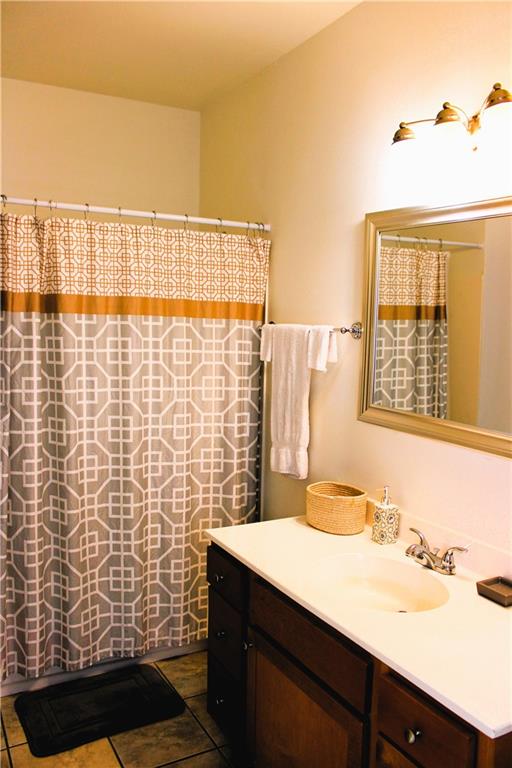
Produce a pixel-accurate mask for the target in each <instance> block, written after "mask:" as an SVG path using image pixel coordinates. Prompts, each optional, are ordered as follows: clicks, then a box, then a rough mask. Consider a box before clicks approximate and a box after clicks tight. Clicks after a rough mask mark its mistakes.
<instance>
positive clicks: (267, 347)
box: [260, 323, 275, 363]
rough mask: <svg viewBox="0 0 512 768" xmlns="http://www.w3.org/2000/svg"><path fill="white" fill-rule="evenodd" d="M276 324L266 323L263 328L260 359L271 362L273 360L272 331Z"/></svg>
mask: <svg viewBox="0 0 512 768" xmlns="http://www.w3.org/2000/svg"><path fill="white" fill-rule="evenodd" d="M274 328H275V325H274V324H272V325H271V324H270V323H269V324H266V325H264V326H263V327H262V329H261V347H260V360H263V361H264V362H265V363H269V362H270V361H271V360H272V331H273V330H274Z"/></svg>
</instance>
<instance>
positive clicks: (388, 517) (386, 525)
mask: <svg viewBox="0 0 512 768" xmlns="http://www.w3.org/2000/svg"><path fill="white" fill-rule="evenodd" d="M399 523H400V513H399V511H398V507H397V506H396V504H392V503H391V499H390V497H389V486H388V485H386V486H385V487H384V496H383V497H382V499H381V501H380V503H379V502H377V504H375V512H374V516H373V527H372V541H375V542H376V543H377V544H394V543H395V541H396V540H397V539H398V525H399Z"/></svg>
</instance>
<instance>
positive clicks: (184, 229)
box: [183, 213, 188, 232]
mask: <svg viewBox="0 0 512 768" xmlns="http://www.w3.org/2000/svg"><path fill="white" fill-rule="evenodd" d="M187 230H188V213H186V214H185V221H184V222H183V231H184V232H186V231H187Z"/></svg>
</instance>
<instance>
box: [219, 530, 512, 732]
mask: <svg viewBox="0 0 512 768" xmlns="http://www.w3.org/2000/svg"><path fill="white" fill-rule="evenodd" d="M370 530H371V529H369V528H368V527H367V528H366V529H365V531H364V532H363V533H361V534H358V535H356V536H335V535H332V534H328V533H323V532H322V531H318V530H316V529H315V528H312V527H311V526H309V525H308V524H307V523H306V519H305V518H304V517H292V518H285V519H281V520H269V521H266V522H262V523H252V524H250V525H240V526H233V527H229V528H215V529H211V530H209V531H208V535H209V537H210V538H211V540H212V541H214V542H215V543H216V544H218V545H219V546H220V547H222V548H223V549H225V550H226V551H227V552H229V553H230V554H232V555H234V557H236V558H237V559H238V560H240V562H242V563H244V565H246V566H247V567H248V568H250V569H251V570H252V571H254V572H255V573H257V574H258V575H259V576H262V577H263V578H264V579H266V580H267V581H268V582H270V583H271V584H273V585H274V586H275V587H276V588H277V589H279V590H281V591H282V592H283V593H284V594H285V595H288V597H290V598H291V599H292V600H295V601H296V602H297V603H299V604H300V605H302V606H303V607H304V608H306V609H307V610H308V611H310V612H311V613H313V614H314V615H315V616H318V618H320V619H322V620H323V621H325V622H326V623H327V624H329V625H330V626H331V627H334V629H337V630H339V631H340V632H342V633H343V634H344V635H345V636H346V637H349V638H350V639H351V640H353V641H354V642H355V643H357V644H358V645H360V646H361V647H362V648H365V649H366V650H367V651H368V652H369V653H371V654H373V656H376V657H377V658H378V659H380V660H381V661H383V662H384V663H385V664H388V665H389V666H390V667H391V668H392V669H394V670H396V672H398V673H400V674H401V675H403V677H405V678H406V679H407V680H409V681H410V682H411V683H414V685H416V686H418V688H421V689H422V690H423V691H425V692H426V693H428V694H430V695H431V696H432V697H433V698H434V699H436V700H437V701H439V702H440V703H441V704H444V705H445V706H446V707H448V709H450V710H452V711H453V712H455V713H456V714H457V715H459V716H460V717H462V718H463V719H464V720H466V721H467V722H469V723H471V725H474V726H475V727H476V728H478V729H479V730H480V731H482V732H483V733H485V734H486V735H487V736H490V737H491V738H497V737H498V736H502V735H503V734H505V733H508V732H509V731H512V608H503V607H501V606H499V605H496V604H495V603H493V602H491V601H490V600H486V599H485V598H483V597H480V596H479V595H478V594H477V591H476V586H475V581H476V580H478V578H479V577H478V576H477V575H476V574H471V573H470V572H468V571H466V570H464V569H463V568H460V566H458V567H457V573H456V575H455V576H444V575H442V574H437V573H434V572H433V571H430V570H429V571H428V573H429V574H431V575H432V577H433V578H435V579H439V580H441V581H442V583H443V585H444V586H446V588H447V589H448V590H449V593H450V597H449V599H448V601H447V602H446V603H445V604H444V605H442V606H441V607H439V608H435V609H433V610H429V611H421V612H410V613H395V612H388V611H380V610H373V609H367V608H364V607H361V606H360V605H358V604H357V603H354V602H350V601H347V600H346V599H345V600H344V599H343V595H341V594H340V590H337V588H336V584H335V582H334V581H333V582H330V583H329V585H328V587H327V588H324V589H322V590H319V589H318V587H316V588H315V587H313V585H312V580H311V576H310V575H311V574H312V573H315V569H317V568H319V567H320V564H321V563H322V562H324V561H325V558H331V557H333V556H335V555H338V554H345V553H362V554H366V555H370V556H372V557H385V558H391V559H393V560H398V561H400V562H402V563H404V564H406V565H409V567H410V568H412V569H417V568H422V566H420V565H418V564H417V563H415V562H413V561H412V560H411V559H409V558H407V557H405V554H404V551H405V548H406V544H404V543H403V542H398V543H397V544H391V545H384V546H380V545H379V544H374V543H373V542H372V541H371V539H370Z"/></svg>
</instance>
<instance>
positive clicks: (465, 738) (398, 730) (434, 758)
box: [378, 675, 475, 768]
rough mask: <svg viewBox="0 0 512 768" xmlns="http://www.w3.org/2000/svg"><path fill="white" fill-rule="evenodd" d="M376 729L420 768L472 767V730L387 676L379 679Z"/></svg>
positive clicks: (473, 751)
mask: <svg viewBox="0 0 512 768" xmlns="http://www.w3.org/2000/svg"><path fill="white" fill-rule="evenodd" d="M378 730H379V731H380V733H382V734H384V735H385V736H387V737H388V738H389V739H390V740H391V741H393V742H394V743H395V744H396V745H397V746H398V747H399V748H400V749H401V750H403V751H404V752H405V753H406V754H407V755H410V757H412V758H413V760H414V761H415V762H417V763H418V764H419V765H421V766H422V768H440V766H450V768H472V767H473V766H474V760H475V736H474V733H473V732H472V731H471V730H470V729H469V728H465V727H464V726H463V725H461V724H459V723H458V722H456V721H455V720H454V719H453V718H451V717H450V716H449V715H448V714H444V712H441V711H440V710H439V709H435V708H434V707H433V706H431V705H430V704H429V703H428V702H427V701H426V699H423V698H422V697H421V696H419V695H417V694H416V693H415V692H413V691H412V690H411V689H410V688H409V687H408V686H406V685H404V684H402V683H401V682H399V681H398V680H396V679H395V678H394V677H392V676H391V675H384V676H383V677H382V678H381V679H380V681H379V698H378ZM416 732H417V733H418V734H419V735H416V736H415V733H416ZM409 739H414V740H413V742H412V743H410V741H409ZM384 765H385V764H384Z"/></svg>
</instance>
